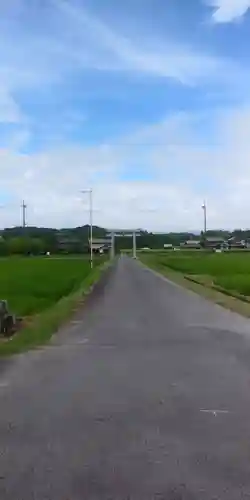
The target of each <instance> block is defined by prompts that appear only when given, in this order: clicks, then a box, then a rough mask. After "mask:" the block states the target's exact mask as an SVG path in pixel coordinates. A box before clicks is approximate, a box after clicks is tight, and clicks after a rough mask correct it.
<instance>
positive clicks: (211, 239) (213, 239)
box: [206, 236, 225, 243]
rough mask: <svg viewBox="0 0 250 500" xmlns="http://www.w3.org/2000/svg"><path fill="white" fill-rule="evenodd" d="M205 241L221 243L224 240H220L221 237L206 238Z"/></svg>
mask: <svg viewBox="0 0 250 500" xmlns="http://www.w3.org/2000/svg"><path fill="white" fill-rule="evenodd" d="M206 241H209V242H210V241H211V242H218V243H220V242H221V243H222V242H223V241H225V238H222V236H206Z"/></svg>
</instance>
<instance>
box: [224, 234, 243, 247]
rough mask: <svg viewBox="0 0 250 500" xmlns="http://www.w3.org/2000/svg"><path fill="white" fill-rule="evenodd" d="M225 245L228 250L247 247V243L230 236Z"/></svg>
mask: <svg viewBox="0 0 250 500" xmlns="http://www.w3.org/2000/svg"><path fill="white" fill-rule="evenodd" d="M227 243H228V246H229V248H246V247H247V243H246V241H245V240H238V239H237V238H235V237H234V236H232V238H229V239H228V240H227Z"/></svg>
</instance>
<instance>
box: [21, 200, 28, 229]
mask: <svg viewBox="0 0 250 500" xmlns="http://www.w3.org/2000/svg"><path fill="white" fill-rule="evenodd" d="M21 208H22V226H23V228H25V227H26V209H27V205H26V204H25V202H24V200H23V202H22V205H21Z"/></svg>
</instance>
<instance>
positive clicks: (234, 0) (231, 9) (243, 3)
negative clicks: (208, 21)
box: [206, 0, 250, 23]
mask: <svg viewBox="0 0 250 500" xmlns="http://www.w3.org/2000/svg"><path fill="white" fill-rule="evenodd" d="M206 3H207V4H208V5H210V6H211V7H214V8H215V11H214V13H213V16H212V19H213V21H214V22H215V23H230V22H232V21H235V20H237V19H239V18H241V17H242V16H244V14H246V12H247V11H248V9H249V8H250V0H206Z"/></svg>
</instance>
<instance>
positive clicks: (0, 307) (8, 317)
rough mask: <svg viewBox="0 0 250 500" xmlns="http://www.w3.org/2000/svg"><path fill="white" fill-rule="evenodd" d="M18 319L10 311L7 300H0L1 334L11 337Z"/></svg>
mask: <svg viewBox="0 0 250 500" xmlns="http://www.w3.org/2000/svg"><path fill="white" fill-rule="evenodd" d="M15 325H16V318H15V316H14V315H13V314H11V313H10V311H9V306H8V302H7V300H0V334H3V335H4V336H5V337H8V336H10V335H11V334H12V333H13V332H14V329H15Z"/></svg>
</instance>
